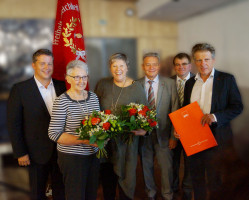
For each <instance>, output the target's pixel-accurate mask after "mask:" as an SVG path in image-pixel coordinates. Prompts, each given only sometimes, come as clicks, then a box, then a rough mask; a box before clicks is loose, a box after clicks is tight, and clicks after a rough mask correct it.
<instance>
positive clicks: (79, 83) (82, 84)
mask: <svg viewBox="0 0 249 200" xmlns="http://www.w3.org/2000/svg"><path fill="white" fill-rule="evenodd" d="M68 75H70V76H67V77H66V80H67V82H68V83H69V84H70V85H71V88H70V89H71V90H72V91H76V92H81V91H83V90H84V89H85V88H86V85H87V78H86V79H84V80H83V78H82V77H86V76H87V73H86V71H85V70H84V69H82V68H79V67H75V68H73V69H72V71H71V72H70V74H68ZM76 76H79V77H81V78H79V80H75V79H74V78H73V77H76Z"/></svg>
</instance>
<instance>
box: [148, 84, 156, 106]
mask: <svg viewBox="0 0 249 200" xmlns="http://www.w3.org/2000/svg"><path fill="white" fill-rule="evenodd" d="M148 83H149V84H150V87H149V90H148V102H149V104H150V107H151V108H152V109H156V102H155V96H154V90H153V87H152V83H153V81H148Z"/></svg>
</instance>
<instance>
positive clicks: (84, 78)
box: [67, 74, 88, 81]
mask: <svg viewBox="0 0 249 200" xmlns="http://www.w3.org/2000/svg"><path fill="white" fill-rule="evenodd" d="M67 76H70V75H68V74H67ZM70 77H72V78H73V79H74V80H75V81H80V79H82V80H83V81H87V78H88V76H70Z"/></svg>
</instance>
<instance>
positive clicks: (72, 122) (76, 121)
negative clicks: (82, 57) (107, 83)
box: [48, 92, 100, 155]
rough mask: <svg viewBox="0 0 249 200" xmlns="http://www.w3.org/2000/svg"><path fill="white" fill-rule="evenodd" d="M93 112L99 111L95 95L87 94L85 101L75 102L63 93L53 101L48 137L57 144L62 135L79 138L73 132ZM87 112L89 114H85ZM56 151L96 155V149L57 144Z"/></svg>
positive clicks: (87, 146)
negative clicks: (67, 134) (66, 134)
mask: <svg viewBox="0 0 249 200" xmlns="http://www.w3.org/2000/svg"><path fill="white" fill-rule="evenodd" d="M94 110H96V111H99V110H100V107H99V100H98V97H97V96H96V94H95V93H93V92H88V97H87V99H86V101H85V100H81V101H78V102H77V101H75V100H73V99H71V98H70V96H69V95H68V94H67V93H66V92H65V93H63V94H62V95H60V96H59V97H57V98H56V99H55V102H54V105H53V111H52V116H51V121H50V125H49V129H48V136H49V138H50V139H51V140H53V141H55V142H57V141H58V139H59V137H60V136H61V134H62V133H64V132H65V133H69V134H72V135H75V136H79V134H78V133H76V132H75V130H76V129H77V128H79V127H80V123H81V121H82V120H83V118H84V117H85V116H86V115H89V114H91V113H92V112H93V111H94ZM87 112H89V114H88V113H87ZM57 150H58V151H60V152H63V153H69V154H79V155H90V154H93V153H96V152H97V151H98V148H96V147H93V146H90V145H85V144H78V145H63V144H59V143H57Z"/></svg>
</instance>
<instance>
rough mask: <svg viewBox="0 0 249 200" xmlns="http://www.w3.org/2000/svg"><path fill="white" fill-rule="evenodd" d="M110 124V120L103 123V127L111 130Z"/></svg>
mask: <svg viewBox="0 0 249 200" xmlns="http://www.w3.org/2000/svg"><path fill="white" fill-rule="evenodd" d="M110 126H111V124H110V123H109V122H106V123H103V129H104V130H106V131H107V130H109V128H110Z"/></svg>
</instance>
